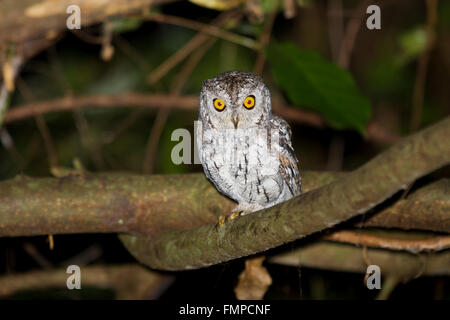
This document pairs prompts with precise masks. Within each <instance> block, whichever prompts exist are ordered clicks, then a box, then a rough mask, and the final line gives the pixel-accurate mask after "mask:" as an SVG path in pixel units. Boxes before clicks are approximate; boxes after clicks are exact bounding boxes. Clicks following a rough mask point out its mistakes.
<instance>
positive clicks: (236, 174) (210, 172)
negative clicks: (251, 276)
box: [196, 71, 302, 215]
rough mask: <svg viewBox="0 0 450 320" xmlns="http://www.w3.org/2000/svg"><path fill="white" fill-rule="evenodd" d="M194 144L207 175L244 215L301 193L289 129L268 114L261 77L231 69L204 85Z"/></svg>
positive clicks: (269, 108)
mask: <svg viewBox="0 0 450 320" xmlns="http://www.w3.org/2000/svg"><path fill="white" fill-rule="evenodd" d="M196 134H197V146H198V154H199V158H200V161H201V163H202V165H203V169H204V171H205V174H206V176H207V177H208V179H209V180H211V182H212V183H213V184H214V185H215V186H216V188H217V189H218V190H219V191H220V192H221V193H222V194H224V195H226V196H228V197H229V198H231V199H233V200H235V201H236V202H237V203H238V204H239V205H238V206H237V207H236V208H235V209H234V210H233V215H236V214H237V215H242V214H247V213H250V212H254V211H258V210H261V209H264V208H267V207H271V206H273V205H275V204H277V203H280V202H283V201H286V200H288V199H290V198H292V197H294V196H296V195H299V194H300V193H301V190H302V185H301V179H300V175H299V172H298V168H297V158H296V156H295V153H294V150H293V148H292V145H291V129H290V127H289V125H288V124H287V122H286V121H285V120H283V119H282V118H281V117H279V116H276V115H273V114H272V102H271V98H270V92H269V89H268V88H267V87H266V86H265V85H264V83H263V82H262V79H261V78H259V77H257V76H255V75H253V74H251V73H249V72H243V71H229V72H225V73H222V74H219V75H218V76H216V77H214V78H212V79H209V80H206V81H204V82H203V88H202V90H201V92H200V103H199V121H198V125H197V132H196Z"/></svg>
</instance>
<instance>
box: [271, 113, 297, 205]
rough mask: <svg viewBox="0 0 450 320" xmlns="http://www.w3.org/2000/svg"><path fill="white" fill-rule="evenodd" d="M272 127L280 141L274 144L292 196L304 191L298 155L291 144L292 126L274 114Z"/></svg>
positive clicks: (282, 173)
mask: <svg viewBox="0 0 450 320" xmlns="http://www.w3.org/2000/svg"><path fill="white" fill-rule="evenodd" d="M270 128H271V130H273V131H272V132H273V133H274V134H275V136H277V138H278V143H275V144H274V147H275V152H276V153H277V155H278V158H279V159H280V172H281V175H282V176H283V178H284V181H285V182H286V184H287V186H288V187H289V190H290V191H291V193H292V196H296V195H299V194H300V193H301V192H302V180H301V178H300V173H299V171H298V167H297V162H298V160H297V157H296V156H295V152H294V149H293V148H292V144H291V128H290V127H289V124H288V123H287V122H286V121H285V120H284V119H283V118H281V117H279V116H276V115H272V117H271V119H270Z"/></svg>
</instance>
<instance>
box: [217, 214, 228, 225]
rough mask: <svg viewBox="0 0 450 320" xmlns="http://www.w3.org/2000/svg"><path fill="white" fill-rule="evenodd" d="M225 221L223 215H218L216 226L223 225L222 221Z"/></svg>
mask: <svg viewBox="0 0 450 320" xmlns="http://www.w3.org/2000/svg"><path fill="white" fill-rule="evenodd" d="M225 221H226V218H225V217H224V216H220V217H219V222H217V226H218V227H221V226H223V225H224V223H225Z"/></svg>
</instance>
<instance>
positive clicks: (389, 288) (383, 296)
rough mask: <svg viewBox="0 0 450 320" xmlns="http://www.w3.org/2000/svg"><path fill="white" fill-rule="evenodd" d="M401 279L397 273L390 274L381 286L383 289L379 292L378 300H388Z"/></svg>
mask: <svg viewBox="0 0 450 320" xmlns="http://www.w3.org/2000/svg"><path fill="white" fill-rule="evenodd" d="M399 282H400V280H399V279H398V277H397V276H395V275H388V276H387V277H386V279H385V280H384V281H383V284H382V286H381V291H380V292H379V293H378V295H377V297H376V298H375V299H376V300H387V299H389V297H390V295H391V294H392V292H393V291H394V290H395V288H396V287H397V285H398V283H399Z"/></svg>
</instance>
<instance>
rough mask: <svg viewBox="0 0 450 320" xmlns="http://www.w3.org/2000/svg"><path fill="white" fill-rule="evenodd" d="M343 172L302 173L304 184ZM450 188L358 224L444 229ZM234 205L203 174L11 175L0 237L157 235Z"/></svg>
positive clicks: (0, 199)
mask: <svg viewBox="0 0 450 320" xmlns="http://www.w3.org/2000/svg"><path fill="white" fill-rule="evenodd" d="M346 175H347V173H331V172H310V171H307V172H302V176H303V180H304V190H305V192H308V191H311V190H313V189H316V188H319V187H321V186H324V185H326V184H328V183H331V182H333V181H335V180H336V179H339V178H343V177H345V176H346ZM449 190H450V180H449V179H443V180H439V181H437V182H434V183H431V184H430V185H427V186H425V187H423V188H421V189H419V190H417V191H415V192H414V193H412V194H410V195H409V196H408V198H406V199H402V200H400V201H397V202H396V203H395V204H393V205H392V206H389V207H387V208H384V209H383V210H381V211H379V212H374V213H372V214H368V215H367V216H366V217H365V219H364V222H359V221H357V223H356V226H358V227H382V228H399V229H406V230H409V229H418V230H428V231H437V232H447V233H450V216H449V214H450V192H449ZM234 206H235V204H234V203H233V202H232V201H231V200H229V199H228V198H226V197H224V196H222V195H221V194H220V193H218V192H217V190H216V189H215V188H214V187H213V186H212V185H211V184H210V183H209V182H208V181H207V180H206V178H205V177H204V175H203V174H186V175H151V176H144V175H133V174H124V173H107V174H95V175H94V174H85V175H70V176H67V177H64V178H30V177H26V176H17V177H16V178H14V179H11V180H7V181H2V182H0V237H5V236H6V237H17V236H34V235H45V234H67V233H116V232H126V233H135V234H139V235H145V236H149V237H158V236H160V235H162V234H164V233H165V232H168V231H173V230H177V229H188V228H195V227H199V226H201V225H204V224H211V223H215V222H217V221H218V217H219V216H220V215H227V214H229V213H230V212H231V210H232V209H233V207H234Z"/></svg>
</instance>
